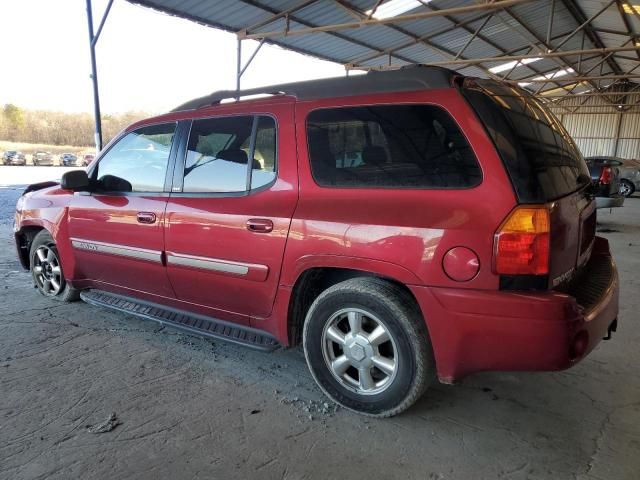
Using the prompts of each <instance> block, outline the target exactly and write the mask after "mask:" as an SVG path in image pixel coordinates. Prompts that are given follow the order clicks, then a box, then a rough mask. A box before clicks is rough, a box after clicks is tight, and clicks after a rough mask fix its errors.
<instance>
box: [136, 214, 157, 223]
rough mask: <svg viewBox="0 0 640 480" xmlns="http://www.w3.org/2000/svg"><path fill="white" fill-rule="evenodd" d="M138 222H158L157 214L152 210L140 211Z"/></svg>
mask: <svg viewBox="0 0 640 480" xmlns="http://www.w3.org/2000/svg"><path fill="white" fill-rule="evenodd" d="M137 217H138V223H147V224H150V223H156V214H155V213H152V212H138V215H137Z"/></svg>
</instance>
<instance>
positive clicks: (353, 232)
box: [282, 88, 516, 288]
mask: <svg viewBox="0 0 640 480" xmlns="http://www.w3.org/2000/svg"><path fill="white" fill-rule="evenodd" d="M398 103H418V104H431V105H437V106H440V107H441V108H443V109H445V110H446V111H448V112H449V113H450V114H451V116H452V117H453V118H454V119H455V121H456V122H457V123H458V125H459V126H460V128H461V130H462V131H463V132H464V134H465V135H466V137H467V140H468V141H469V143H470V145H471V146H472V148H473V150H474V152H475V154H476V157H477V159H478V162H479V164H480V166H481V169H482V174H483V180H482V182H481V184H480V185H478V186H477V187H474V188H469V189H455V190H454V189H451V190H445V189H422V190H418V189H374V188H328V187H319V186H318V185H317V184H316V183H315V181H314V180H313V177H312V174H311V169H310V165H309V160H308V158H309V156H308V150H307V136H306V125H305V124H306V117H307V114H308V113H309V112H310V111H312V110H315V109H318V108H328V107H339V106H352V105H369V104H376V105H380V104H398ZM296 135H297V145H298V163H299V165H298V168H299V178H300V198H299V202H298V207H297V209H296V212H295V215H294V218H293V221H292V225H291V231H290V235H289V239H288V243H287V249H286V252H285V259H284V268H283V277H282V284H283V285H285V286H290V285H293V284H295V281H296V279H297V278H298V276H299V275H300V274H301V273H302V272H303V271H304V270H306V269H308V268H312V267H314V266H317V267H322V266H331V263H332V264H333V265H335V266H342V267H343V268H354V269H359V270H365V271H370V272H373V273H378V274H381V275H384V276H388V277H391V278H394V279H396V280H398V281H401V282H403V283H406V284H416V285H431V286H457V287H460V288H497V287H498V277H497V276H495V275H494V274H493V273H492V271H491V270H492V265H491V264H492V255H493V234H494V232H495V230H496V228H497V227H498V226H499V225H500V223H501V222H502V220H503V219H504V218H505V217H506V215H507V214H508V213H509V211H510V210H511V209H512V208H513V207H514V206H515V203H516V200H515V196H514V193H513V190H512V187H511V184H510V182H509V179H508V178H507V176H506V173H505V170H504V167H503V166H502V162H501V160H500V158H499V157H498V155H497V153H496V151H495V149H494V147H493V144H492V143H491V141H490V140H489V138H488V137H487V136H486V133H485V131H484V129H483V127H482V125H481V124H480V123H479V122H478V120H477V118H476V116H475V114H474V113H473V111H472V110H471V109H470V107H469V106H468V105H467V103H466V101H465V100H464V99H463V98H462V97H461V95H460V94H459V92H458V91H457V90H455V89H453V88H451V89H443V90H432V91H428V92H409V93H401V94H384V95H376V96H362V97H349V98H343V99H327V100H321V101H309V102H298V104H297V106H296ZM456 246H465V247H467V248H470V249H472V250H473V251H474V252H476V254H477V255H478V257H479V260H480V269H479V273H478V274H477V275H476V276H475V277H474V278H473V279H471V280H469V281H466V282H457V281H454V280H452V279H450V278H449V277H448V276H447V275H446V274H445V272H444V271H443V268H442V260H443V256H444V255H445V253H446V252H447V251H448V250H449V249H451V248H453V247H456ZM329 260H332V262H331V263H330V265H327V263H328V262H329Z"/></svg>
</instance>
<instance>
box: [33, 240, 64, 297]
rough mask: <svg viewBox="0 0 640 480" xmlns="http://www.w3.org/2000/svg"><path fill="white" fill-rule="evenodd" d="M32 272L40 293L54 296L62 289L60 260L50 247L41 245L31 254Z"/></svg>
mask: <svg viewBox="0 0 640 480" xmlns="http://www.w3.org/2000/svg"><path fill="white" fill-rule="evenodd" d="M33 273H34V278H35V280H36V283H37V286H38V288H39V289H40V291H41V292H42V293H44V294H45V295H48V296H50V297H54V296H56V295H58V293H60V290H61V289H62V283H63V280H62V269H61V268H60V260H59V259H58V256H57V255H56V252H54V251H53V250H52V249H51V248H50V247H48V246H46V245H42V246H41V247H39V248H38V249H37V250H36V252H35V255H34V256H33Z"/></svg>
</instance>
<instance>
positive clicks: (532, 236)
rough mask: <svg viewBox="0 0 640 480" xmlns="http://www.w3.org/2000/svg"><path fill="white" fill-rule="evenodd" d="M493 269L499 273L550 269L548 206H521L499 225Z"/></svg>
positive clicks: (495, 241)
mask: <svg viewBox="0 0 640 480" xmlns="http://www.w3.org/2000/svg"><path fill="white" fill-rule="evenodd" d="M494 249H495V254H494V271H495V273H497V274H499V275H546V274H547V273H549V210H548V209H547V207H544V206H539V207H529V206H527V207H518V208H516V209H515V210H513V211H512V212H511V213H510V214H509V216H508V217H507V219H506V220H505V221H504V222H503V224H502V226H501V227H500V228H499V229H498V232H497V233H496V235H495V240H494Z"/></svg>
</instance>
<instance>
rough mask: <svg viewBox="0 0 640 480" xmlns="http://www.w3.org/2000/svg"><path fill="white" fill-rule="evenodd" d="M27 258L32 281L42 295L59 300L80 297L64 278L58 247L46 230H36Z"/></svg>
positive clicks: (70, 299)
mask: <svg viewBox="0 0 640 480" xmlns="http://www.w3.org/2000/svg"><path fill="white" fill-rule="evenodd" d="M29 259H30V262H29V264H30V268H31V276H32V277H33V282H34V284H35V286H36V288H37V289H38V291H39V292H40V293H41V294H42V295H44V296H45V297H49V298H53V299H54V300H58V301H60V302H75V301H76V300H79V299H80V291H79V290H77V289H75V288H73V287H72V286H71V285H69V283H67V281H66V280H65V278H64V273H63V271H62V264H61V263H60V255H59V254H58V248H57V247H56V244H55V242H54V241H53V237H51V235H50V234H49V232H47V231H46V230H41V231H40V232H38V234H37V235H36V236H35V237H34V239H33V242H31V249H30V252H29Z"/></svg>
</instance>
